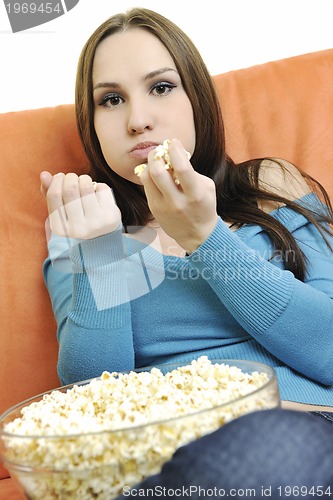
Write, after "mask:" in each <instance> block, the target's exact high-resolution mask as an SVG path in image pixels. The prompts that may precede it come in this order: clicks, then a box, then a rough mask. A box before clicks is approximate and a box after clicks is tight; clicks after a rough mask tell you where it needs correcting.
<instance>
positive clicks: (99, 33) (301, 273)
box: [75, 8, 333, 280]
mask: <svg viewBox="0 0 333 500" xmlns="http://www.w3.org/2000/svg"><path fill="white" fill-rule="evenodd" d="M135 28H140V29H144V30H147V31H149V32H150V33H152V34H153V35H154V36H156V37H157V38H158V39H159V40H160V41H161V42H162V43H163V44H164V46H165V47H166V48H167V50H168V51H169V53H170V55H171V57H172V58H173V60H174V63H175V65H176V68H177V71H178V73H179V75H180V78H181V80H182V84H183V87H184V90H185V92H186V94H187V95H188V98H189V100H190V102H191V104H192V108H193V115H194V125H195V130H196V146H195V151H194V153H193V155H192V158H191V163H192V165H193V168H194V169H195V170H196V171H197V172H199V173H201V174H203V175H206V176H208V177H210V178H211V179H213V180H214V182H215V185H216V192H217V212H218V214H219V215H220V216H221V217H222V219H224V220H226V221H228V222H231V223H233V224H235V225H236V226H241V225H243V224H247V223H251V224H253V223H255V224H259V225H260V226H262V227H263V229H264V230H266V231H267V232H268V234H269V235H270V237H271V238H272V241H273V243H274V246H275V250H276V251H279V252H280V254H282V255H285V256H286V257H285V259H284V260H285V266H286V268H287V269H289V270H291V271H292V272H293V273H294V274H295V276H296V277H298V278H299V279H302V280H303V279H304V277H305V271H306V262H305V258H304V256H303V255H302V252H301V250H300V248H299V247H298V245H297V243H296V241H295V239H294V237H293V236H292V235H291V233H290V232H289V231H288V230H287V229H286V228H285V227H284V226H283V225H282V224H281V223H279V222H278V221H277V220H276V219H274V217H272V216H270V215H269V214H267V213H265V212H263V211H262V210H260V209H259V208H258V203H257V202H258V200H273V201H277V202H282V203H284V204H286V205H287V206H290V207H291V208H293V209H294V210H296V211H297V212H300V213H302V214H303V215H305V216H306V217H307V218H308V219H309V220H310V221H311V222H313V223H314V224H315V225H316V227H317V228H318V229H319V230H320V231H321V233H322V234H323V236H324V232H325V231H327V228H326V226H325V225H323V226H322V223H323V222H328V223H331V222H332V220H333V219H332V211H331V207H330V205H329V200H328V197H327V195H326V193H325V191H324V189H323V188H322V187H321V186H320V185H319V184H316V185H317V186H318V189H319V190H320V192H321V193H322V195H323V197H324V199H325V201H326V202H327V204H328V206H329V210H328V212H324V211H323V213H322V214H321V215H320V216H319V217H318V214H317V215H315V214H313V213H312V211H311V210H307V209H306V208H305V207H303V206H300V205H299V204H297V203H294V202H292V201H290V200H288V199H285V198H283V197H281V196H278V195H276V194H273V193H269V192H267V191H264V190H263V189H261V188H260V186H259V181H258V178H259V177H258V176H259V169H260V164H261V162H262V159H255V160H250V161H248V162H244V163H242V164H238V165H235V163H234V162H233V161H232V159H231V158H230V157H229V156H228V155H227V153H226V148H225V134H224V126H223V120H222V115H221V110H220V105H219V101H218V97H217V94H216V91H215V88H214V84H213V81H212V78H211V76H210V74H209V72H208V70H207V67H206V65H205V63H204V61H203V59H202V57H201V55H200V53H199V52H198V50H197V49H196V47H195V46H194V44H193V42H192V41H191V40H190V38H189V37H188V36H187V35H186V34H185V33H184V32H183V31H182V30H181V29H180V28H179V27H178V26H177V25H175V24H174V23H173V22H172V21H170V20H168V19H167V18H165V17H163V16H161V15H160V14H158V13H156V12H153V11H151V10H148V9H142V8H134V9H131V10H129V11H128V12H126V13H121V14H116V15H114V16H112V17H111V18H109V19H107V20H106V21H105V22H104V23H103V24H102V25H101V26H99V27H98V28H97V29H96V30H95V32H94V33H93V34H92V35H91V37H90V38H89V39H88V41H87V42H86V44H85V46H84V48H83V50H82V52H81V56H80V59H79V63H78V68H77V78H76V97H75V101H76V118H77V125H78V130H79V134H80V137H81V140H82V143H83V146H84V148H85V151H86V154H87V156H88V159H89V161H90V164H91V175H92V177H93V178H94V180H96V181H99V182H106V183H107V184H109V185H110V186H111V187H112V189H113V193H114V196H115V199H116V201H117V204H118V206H119V209H120V211H121V213H122V220H123V224H124V225H125V226H126V225H134V226H135V225H138V226H143V225H145V224H146V223H147V221H148V220H149V219H150V218H151V213H150V211H149V207H148V204H147V200H146V197H145V195H144V193H143V191H142V189H141V187H140V186H138V185H136V184H134V183H132V182H130V181H128V180H126V179H123V178H122V177H120V176H119V175H117V174H116V173H115V172H113V171H112V169H111V168H110V166H109V165H108V164H107V162H106V161H105V158H104V156H103V154H102V151H101V148H100V144H99V140H98V137H97V135H96V132H95V128H94V103H93V97H92V95H93V91H92V90H93V89H92V68H93V62H94V56H95V52H96V48H97V46H98V45H99V43H100V42H101V41H102V40H104V39H105V38H106V37H108V36H110V35H112V34H114V33H117V32H119V31H126V30H130V29H135ZM307 177H308V176H307ZM309 179H310V180H311V181H312V182H313V183H315V181H314V180H313V179H311V178H310V177H309ZM128 200H131V201H130V203H129V201H128ZM290 255H292V256H293V258H292V259H291V258H290V257H288V256H290Z"/></svg>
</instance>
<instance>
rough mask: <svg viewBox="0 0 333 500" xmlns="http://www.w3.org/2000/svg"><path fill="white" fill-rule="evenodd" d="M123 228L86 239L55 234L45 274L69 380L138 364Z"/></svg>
mask: <svg viewBox="0 0 333 500" xmlns="http://www.w3.org/2000/svg"><path fill="white" fill-rule="evenodd" d="M124 257H125V256H124V249H123V243H122V233H121V230H117V231H115V232H114V233H111V234H108V235H106V236H102V237H99V238H95V239H92V240H86V241H73V240H66V239H65V238H59V237H54V236H52V238H51V240H50V242H49V257H48V258H47V260H46V261H45V263H44V267H43V273H44V279H45V283H46V286H47V288H48V291H49V294H50V298H51V303H52V307H53V311H54V314H55V318H56V321H57V326H58V331H57V336H58V342H59V359H58V372H59V377H60V380H61V382H62V383H63V384H69V383H73V382H77V381H79V380H85V379H89V378H92V377H95V376H99V375H100V374H101V373H102V371H104V370H106V369H107V370H109V371H113V370H115V371H124V370H130V369H133V368H134V349H133V334H132V328H131V309H130V301H129V298H128V289H127V282H126V259H125V258H124Z"/></svg>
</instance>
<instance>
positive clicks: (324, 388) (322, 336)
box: [44, 194, 333, 405]
mask: <svg viewBox="0 0 333 500" xmlns="http://www.w3.org/2000/svg"><path fill="white" fill-rule="evenodd" d="M299 203H303V204H306V205H307V206H309V205H312V206H315V208H318V205H319V201H318V199H317V198H316V196H315V195H314V194H308V195H306V196H304V197H303V198H302V199H301V200H299ZM271 215H273V217H275V218H276V219H277V220H279V221H280V222H281V223H283V224H284V225H285V226H286V227H287V228H288V229H289V230H290V231H291V232H292V234H293V235H294V237H295V238H296V239H297V242H298V244H299V246H300V248H301V249H302V251H303V252H304V254H305V256H306V257H307V259H308V262H309V268H308V273H307V276H306V280H305V282H304V283H303V282H300V281H299V280H297V279H295V277H294V275H293V274H292V273H291V272H289V271H286V270H285V269H284V267H283V261H282V258H281V255H275V256H274V257H272V255H273V246H272V242H271V241H270V239H269V237H268V236H267V234H266V233H265V232H264V231H263V230H262V229H261V227H259V226H256V225H245V226H243V227H242V228H240V229H238V230H236V231H231V230H230V229H229V228H228V227H227V225H226V224H225V223H224V222H223V221H222V220H219V221H218V223H217V225H216V227H215V229H214V231H213V232H212V234H211V235H210V237H209V238H208V239H207V240H206V241H205V242H204V243H203V244H202V245H201V246H200V247H199V248H198V249H197V250H196V251H195V252H194V253H193V254H192V255H191V256H190V257H186V258H179V257H173V256H164V255H162V254H161V253H160V252H159V251H158V250H156V248H153V247H152V246H151V245H149V241H148V240H149V238H151V239H153V237H154V234H153V230H149V231H148V232H146V234H145V236H144V241H141V242H140V241H138V239H135V238H129V237H128V236H125V235H124V234H123V233H122V231H121V229H119V230H117V231H115V232H114V233H112V234H108V235H106V236H102V237H99V238H95V239H92V240H87V241H84V242H78V241H73V240H71V241H68V240H66V239H65V238H59V237H55V236H53V237H52V238H51V240H50V242H49V257H48V259H47V260H46V261H45V263H44V278H45V282H46V285H47V288H48V290H49V293H50V297H51V301H52V306H53V310H54V314H55V317H56V320H57V324H58V341H59V362H58V371H59V376H60V379H61V381H62V383H64V384H68V383H72V382H76V381H79V380H84V379H88V378H92V377H95V376H99V375H100V374H101V373H102V372H103V371H104V370H109V371H124V370H129V369H133V368H135V367H142V366H150V365H157V364H161V363H167V362H171V361H172V362H174V361H176V362H178V361H182V362H183V361H190V360H192V359H194V358H198V357H199V356H200V355H207V356H209V357H210V358H211V359H250V360H256V361H260V362H263V363H266V364H268V365H271V366H273V367H274V368H275V370H276V373H277V376H278V380H279V387H280V393H281V398H282V399H285V400H291V401H299V402H303V403H310V404H318V405H333V385H332V384H333V255H332V253H331V252H330V250H329V249H328V248H327V246H326V244H325V242H324V241H323V238H322V236H321V235H320V234H319V232H318V231H317V230H316V229H315V227H314V226H313V225H312V224H310V223H309V222H308V220H307V219H306V218H305V217H303V216H302V215H300V214H298V213H296V212H295V211H293V210H291V209H290V208H287V207H282V208H280V209H277V210H275V211H274V212H272V213H271ZM331 240H332V239H331ZM331 243H333V241H331Z"/></svg>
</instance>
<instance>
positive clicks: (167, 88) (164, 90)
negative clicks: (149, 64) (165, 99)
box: [151, 82, 176, 97]
mask: <svg viewBox="0 0 333 500" xmlns="http://www.w3.org/2000/svg"><path fill="white" fill-rule="evenodd" d="M175 87H176V85H174V84H173V83H169V82H158V83H155V85H153V87H152V89H151V92H152V94H153V95H156V96H158V97H160V96H164V95H167V94H170V92H172V89H174V88H175Z"/></svg>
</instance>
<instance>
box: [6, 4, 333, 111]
mask: <svg viewBox="0 0 333 500" xmlns="http://www.w3.org/2000/svg"><path fill="white" fill-rule="evenodd" d="M20 1H21V0H20ZM133 6H141V7H146V8H149V9H152V10H155V11H157V12H159V13H161V14H163V15H165V16H166V17H169V18H170V19H171V20H172V21H174V22H175V23H176V24H178V25H179V26H180V27H181V28H182V29H183V30H184V31H185V32H186V33H187V34H188V35H189V36H190V37H191V38H192V40H193V41H194V43H195V44H196V45H197V47H198V49H199V50H200V52H201V54H202V55H203V57H204V60H205V61H206V63H207V66H208V69H209V71H210V72H211V74H218V73H222V72H226V71H230V70H233V69H239V68H243V67H248V66H252V65H255V64H261V63H264V62H267V61H271V60H276V59H282V58H284V57H291V56H294V55H299V54H304V53H308V52H314V51H317V50H323V49H328V48H332V47H333V27H332V26H333V0H163V1H160V2H157V1H156V0H154V1H153V0H141V1H140V2H139V3H135V2H134V0H80V2H79V3H78V5H76V7H74V8H73V9H72V10H71V11H69V12H68V13H67V14H66V15H64V16H61V17H59V18H58V19H55V20H53V21H51V22H49V23H47V24H44V25H41V26H38V27H36V28H32V29H30V30H27V31H24V32H19V33H15V34H13V33H12V32H11V28H10V24H9V20H8V18H7V13H6V10H5V6H4V4H3V2H1V4H0V58H1V78H0V112H8V111H16V110H20V109H31V108H39V107H44V106H54V105H57V104H65V103H72V102H74V81H75V71H76V64H77V60H78V57H79V54H80V51H81V49H82V47H83V45H84V43H85V42H86V40H87V38H88V37H89V36H90V34H91V33H92V31H93V30H94V29H95V28H97V26H99V24H101V23H102V22H103V21H104V20H105V19H106V18H108V17H109V16H111V15H112V14H115V13H117V12H122V11H124V10H126V9H127V8H130V7H133ZM133 50H135V48H134V49H133Z"/></svg>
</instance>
